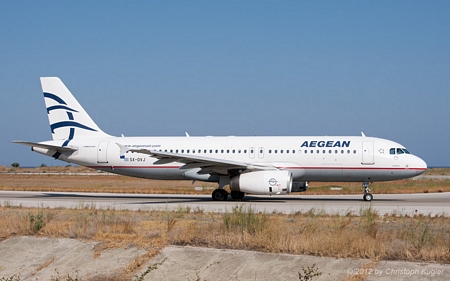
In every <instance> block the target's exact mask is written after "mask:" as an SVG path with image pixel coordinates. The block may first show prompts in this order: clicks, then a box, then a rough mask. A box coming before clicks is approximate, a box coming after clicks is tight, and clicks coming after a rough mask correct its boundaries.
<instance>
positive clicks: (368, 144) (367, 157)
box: [361, 141, 375, 165]
mask: <svg viewBox="0 0 450 281" xmlns="http://www.w3.org/2000/svg"><path fill="white" fill-rule="evenodd" d="M361 164H363V165H373V164H375V161H374V156H373V141H363V147H362V162H361Z"/></svg>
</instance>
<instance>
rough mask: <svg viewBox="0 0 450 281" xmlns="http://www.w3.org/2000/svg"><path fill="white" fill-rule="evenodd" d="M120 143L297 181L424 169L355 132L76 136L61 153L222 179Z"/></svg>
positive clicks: (112, 167)
mask: <svg viewBox="0 0 450 281" xmlns="http://www.w3.org/2000/svg"><path fill="white" fill-rule="evenodd" d="M55 142H56V143H57V141H50V142H48V143H51V144H55ZM117 144H121V145H123V146H125V147H127V148H129V149H148V150H152V151H162V152H169V153H174V154H183V155H195V156H197V157H206V158H209V159H218V160H231V161H238V162H243V163H247V164H255V165H258V164H263V165H266V166H268V165H269V166H274V167H276V168H278V169H280V170H288V171H290V172H291V173H292V176H293V180H294V181H367V182H373V181H387V180H396V179H403V178H409V177H413V176H416V175H419V174H421V173H423V172H424V171H425V170H426V163H425V162H424V161H423V160H422V159H420V158H419V157H417V156H415V155H412V154H408V153H401V152H403V151H404V150H402V149H403V148H404V147H403V146H402V145H400V144H398V143H396V142H393V141H390V140H385V139H380V138H372V137H355V136H349V137H345V136H342V137H332V136H322V137H321V136H317V137H309V136H308V137H111V138H103V139H73V140H71V141H70V143H68V145H67V146H68V147H73V148H77V149H78V150H77V151H76V152H75V153H73V154H72V155H70V156H65V155H61V156H60V157H59V159H60V160H63V161H67V162H72V163H76V164H79V165H83V166H88V167H91V168H94V169H99V170H103V171H108V172H112V173H117V174H123V175H128V176H135V177H142V178H149V179H194V180H203V181H218V180H217V177H214V176H212V175H209V174H197V171H198V170H199V169H198V168H195V167H186V166H184V165H185V163H178V162H171V161H170V160H166V161H165V163H164V162H163V163H161V162H157V161H158V159H156V158H153V157H151V156H149V155H146V154H141V153H132V152H126V153H124V152H123V151H121V149H120V147H119V145H117ZM57 145H60V144H59V143H58V144H57ZM398 149H400V150H398ZM37 152H39V151H37ZM42 152H44V151H42ZM398 152H400V153H398ZM50 153H51V152H50ZM155 162H156V163H155ZM183 166H184V167H185V168H183Z"/></svg>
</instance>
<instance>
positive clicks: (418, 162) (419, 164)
mask: <svg viewBox="0 0 450 281" xmlns="http://www.w3.org/2000/svg"><path fill="white" fill-rule="evenodd" d="M416 158H417V159H415V161H414V169H415V170H416V173H417V175H421V174H423V173H424V172H425V171H426V170H427V163H426V162H425V161H423V160H422V159H421V158H419V157H417V156H416Z"/></svg>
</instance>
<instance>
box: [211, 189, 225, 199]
mask: <svg viewBox="0 0 450 281" xmlns="http://www.w3.org/2000/svg"><path fill="white" fill-rule="evenodd" d="M227 198H228V192H227V191H226V190H225V189H215V190H214V191H213V193H212V199H213V200H214V201H226V200H227Z"/></svg>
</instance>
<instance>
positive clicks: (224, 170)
mask: <svg viewBox="0 0 450 281" xmlns="http://www.w3.org/2000/svg"><path fill="white" fill-rule="evenodd" d="M117 145H118V146H119V147H120V149H121V152H124V151H127V152H136V153H142V154H147V155H150V156H152V157H154V158H157V159H158V160H157V161H156V162H155V163H154V164H156V165H158V164H161V165H162V164H168V163H172V162H179V163H184V165H183V166H181V167H180V169H194V168H200V171H199V172H198V173H199V174H212V173H216V174H221V175H226V174H230V173H233V171H239V170H241V171H244V170H252V171H256V170H277V168H276V167H274V166H271V165H260V164H252V163H245V162H239V161H232V160H225V159H216V158H211V157H203V156H196V155H192V154H189V155H188V154H179V153H171V152H162V151H156V150H148V149H126V148H125V147H124V146H123V145H121V144H119V143H117Z"/></svg>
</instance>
